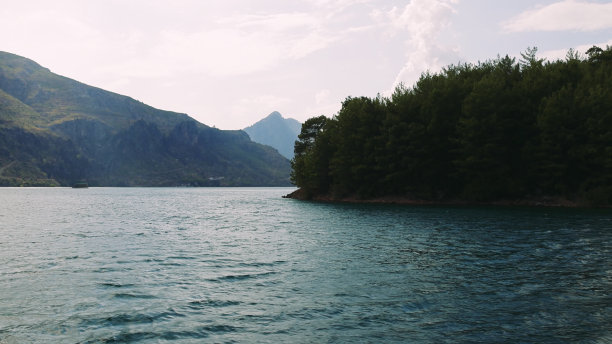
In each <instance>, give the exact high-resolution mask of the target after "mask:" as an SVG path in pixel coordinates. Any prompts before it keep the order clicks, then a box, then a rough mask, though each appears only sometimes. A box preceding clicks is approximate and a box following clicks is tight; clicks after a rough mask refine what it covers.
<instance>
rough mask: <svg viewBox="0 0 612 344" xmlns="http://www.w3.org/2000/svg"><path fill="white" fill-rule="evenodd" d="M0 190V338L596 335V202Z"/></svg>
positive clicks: (602, 261)
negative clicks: (491, 203)
mask: <svg viewBox="0 0 612 344" xmlns="http://www.w3.org/2000/svg"><path fill="white" fill-rule="evenodd" d="M293 190H294V189H292V188H89V189H71V188H1V189H0V343H1V344H7V343H124V342H138V343H170V342H172V343H201V342H215V343H282V342H292V343H330V342H331V343H348V342H358V343H380V342H386V343H474V342H481V343H560V342H566V343H570V342H571V343H610V342H612V328H611V327H610V323H611V322H612V296H611V295H610V290H612V261H611V258H610V257H612V211H611V210H609V209H562V208H509V207H506V208H503V207H447V206H445V207H442V206H440V207H436V206H400V205H368V204H327V203H313V202H303V201H296V200H291V199H283V198H281V196H282V195H285V194H288V193H289V192H291V191H293Z"/></svg>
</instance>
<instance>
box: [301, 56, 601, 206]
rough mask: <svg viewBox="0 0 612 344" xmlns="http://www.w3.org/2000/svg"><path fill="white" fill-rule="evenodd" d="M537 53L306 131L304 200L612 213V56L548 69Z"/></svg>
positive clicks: (310, 124) (372, 103) (468, 71)
mask: <svg viewBox="0 0 612 344" xmlns="http://www.w3.org/2000/svg"><path fill="white" fill-rule="evenodd" d="M536 51H537V50H536V49H535V48H531V49H528V50H527V51H526V52H525V53H523V54H522V56H523V59H521V61H520V62H518V63H517V62H516V61H515V59H513V58H510V57H508V56H506V57H503V58H499V57H498V58H497V59H495V60H492V61H487V62H484V63H479V64H477V65H472V64H463V65H456V66H449V67H447V68H445V69H444V70H443V71H442V72H440V73H438V74H429V73H426V74H423V75H422V76H421V78H420V79H419V81H418V82H417V83H416V84H415V86H414V87H413V88H405V87H403V86H400V87H398V88H397V89H396V90H395V92H394V93H393V95H392V96H391V97H390V98H383V97H380V96H379V97H376V98H373V99H372V98H367V97H359V98H352V97H349V98H347V99H346V100H345V101H344V102H343V104H342V109H341V110H340V111H339V113H338V114H337V115H336V116H335V117H334V118H331V119H328V118H326V117H324V116H321V117H315V118H311V119H309V120H308V121H306V122H305V123H304V124H303V126H302V131H301V133H300V135H299V140H298V142H296V145H295V158H294V159H293V160H292V167H293V171H292V176H291V178H292V181H293V182H294V183H295V184H296V185H297V186H298V187H300V188H301V190H300V194H301V195H302V197H306V198H309V197H319V198H320V197H322V196H325V197H329V198H331V199H342V198H346V197H357V198H365V199H371V198H377V197H385V196H399V197H405V198H411V199H422V200H430V201H451V200H460V201H471V202H492V201H499V200H518V199H543V198H547V197H554V198H563V199H569V200H574V201H576V202H579V203H582V204H596V205H602V204H608V205H609V204H612V48H610V47H607V48H606V49H601V48H598V47H593V48H591V49H589V50H588V51H587V55H586V57H585V58H583V57H581V56H580V55H579V54H578V53H576V52H574V51H572V50H570V51H569V52H568V54H567V57H566V59H565V60H558V61H553V62H547V61H544V60H543V59H539V58H537V57H536Z"/></svg>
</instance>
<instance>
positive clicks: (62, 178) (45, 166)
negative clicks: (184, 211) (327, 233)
mask: <svg viewBox="0 0 612 344" xmlns="http://www.w3.org/2000/svg"><path fill="white" fill-rule="evenodd" d="M289 172H290V164H289V161H288V160H287V159H286V158H284V157H282V156H281V155H280V154H278V152H277V151H276V150H274V149H273V148H271V147H267V146H264V145H261V144H257V143H255V142H252V141H251V140H250V139H249V137H248V135H247V134H246V133H245V132H243V131H225V130H219V129H216V128H211V127H209V126H206V125H204V124H202V123H199V122H197V121H196V120H194V119H193V118H191V117H189V116H188V115H186V114H180V113H176V112H171V111H162V110H158V109H155V108H153V107H151V106H148V105H146V104H143V103H142V102H139V101H136V100H134V99H132V98H130V97H127V96H123V95H119V94H115V93H112V92H108V91H105V90H102V89H99V88H96V87H91V86H88V85H85V84H82V83H80V82H77V81H75V80H72V79H69V78H66V77H63V76H60V75H57V74H54V73H52V72H50V71H49V70H48V69H46V68H43V67H41V66H40V65H38V64H37V63H36V62H34V61H31V60H29V59H27V58H24V57H21V56H17V55H13V54H10V53H6V52H0V186H6V185H71V184H73V183H75V182H76V181H78V180H86V181H87V182H89V184H90V185H97V186H177V185H193V186H208V185H212V186H235V185H244V186H247V185H248V186H263V185H265V186H272V185H273V186H281V185H290V182H289Z"/></svg>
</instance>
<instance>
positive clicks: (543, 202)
mask: <svg viewBox="0 0 612 344" xmlns="http://www.w3.org/2000/svg"><path fill="white" fill-rule="evenodd" d="M283 198H289V199H295V200H301V201H314V202H324V203H354V204H399V205H440V206H503V207H553V208H608V209H609V208H612V207H611V206H593V205H590V204H587V203H585V202H578V201H572V200H568V199H565V198H560V197H539V198H526V199H515V200H497V201H490V202H475V201H467V200H461V199H452V200H437V201H432V200H425V199H415V198H410V197H402V196H381V197H374V198H359V197H356V196H348V197H340V198H338V197H332V196H331V195H313V196H311V197H306V194H305V193H304V191H303V190H302V189H297V190H295V191H294V192H292V193H290V194H287V195H285V196H283Z"/></svg>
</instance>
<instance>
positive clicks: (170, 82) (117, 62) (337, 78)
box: [0, 0, 612, 129]
mask: <svg viewBox="0 0 612 344" xmlns="http://www.w3.org/2000/svg"><path fill="white" fill-rule="evenodd" d="M0 3H1V5H0V50H3V51H8V52H11V53H15V54H18V55H21V56H25V57H28V58H30V59H33V60H35V61H36V62H38V63H40V64H41V65H43V66H44V67H47V68H49V69H51V71H53V72H55V73H58V74H61V75H64V76H67V77H70V78H73V79H76V80H78V81H81V82H85V83H87V84H90V85H93V86H97V87H100V88H103V89H107V90H110V91H113V92H117V93H121V94H125V95H128V96H131V97H133V98H135V99H138V100H140V101H142V102H144V103H147V104H149V105H152V106H154V107H157V108H161V109H164V110H172V111H178V112H184V113H187V114H189V115H190V116H192V117H194V118H196V119H197V120H199V121H200V122H202V123H204V124H207V125H210V126H213V125H214V126H216V127H218V128H221V129H240V128H244V127H246V126H248V125H250V124H252V123H254V122H256V121H257V120H259V119H261V118H263V117H264V116H266V115H268V114H269V113H270V112H272V111H274V110H278V111H280V112H281V113H282V114H283V115H284V116H285V117H293V118H296V119H298V120H300V121H304V120H305V119H307V118H310V117H313V116H318V115H322V114H323V115H327V116H332V115H333V114H335V113H336V112H337V111H338V110H339V109H340V103H341V101H342V100H344V99H345V98H346V97H347V96H362V95H364V96H369V97H372V96H376V94H377V93H381V94H388V92H389V91H391V90H393V88H394V87H395V85H397V83H399V82H404V83H405V84H407V85H408V86H411V85H413V83H414V82H415V81H416V80H417V79H418V77H419V75H420V74H421V72H423V71H425V70H427V69H429V70H431V71H438V70H439V69H440V68H441V67H443V66H446V65H448V64H451V63H458V62H477V61H479V60H480V61H482V60H486V59H490V58H494V57H496V56H497V55H498V54H500V55H506V54H508V55H511V56H519V54H520V52H522V51H525V49H526V48H527V47H532V46H537V47H538V48H539V55H540V56H542V57H546V56H549V57H551V58H555V57H559V58H562V57H564V56H565V53H566V51H567V49H568V48H572V47H573V48H577V49H578V50H579V51H580V52H582V53H584V51H585V50H586V49H587V48H588V47H590V46H592V45H594V44H595V45H599V46H601V47H605V46H606V44H610V45H612V0H610V1H595V0H589V1H587V0H563V1H560V0H495V1H493V0H410V1H409V0H403V1H400V0H354V1H351V0H301V1H298V0H295V1H293V0H172V1H171V0H166V1H161V0H53V1H48V0H39V1H30V0H19V1H11V0H1V1H0Z"/></svg>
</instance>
